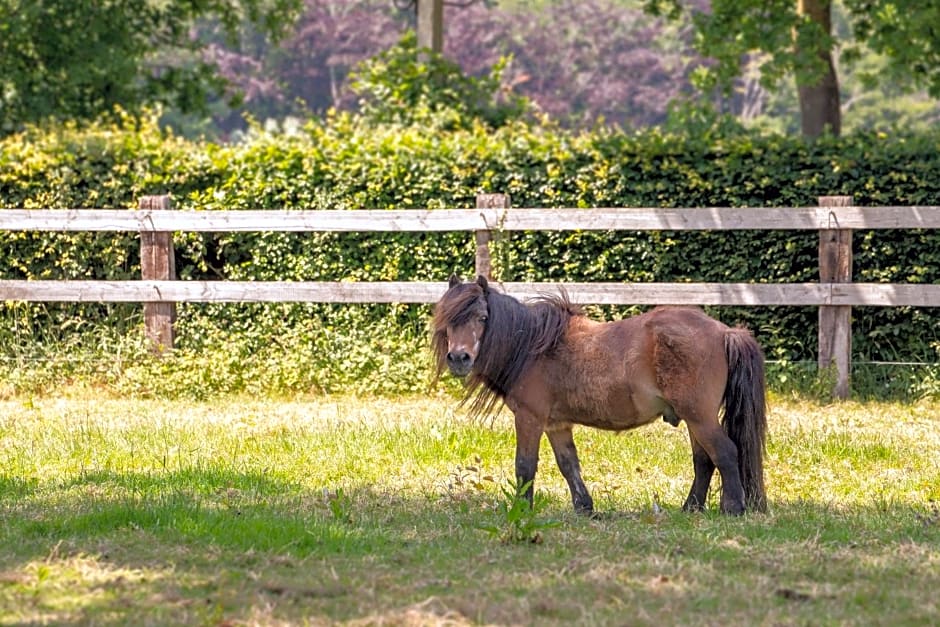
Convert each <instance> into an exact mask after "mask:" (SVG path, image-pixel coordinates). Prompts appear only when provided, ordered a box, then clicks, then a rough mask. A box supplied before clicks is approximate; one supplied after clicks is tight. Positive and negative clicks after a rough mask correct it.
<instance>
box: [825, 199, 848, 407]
mask: <svg viewBox="0 0 940 627" xmlns="http://www.w3.org/2000/svg"><path fill="white" fill-rule="evenodd" d="M818 201H819V206H820V207H851V206H852V205H853V203H854V199H853V198H852V196H820V197H819V198H818ZM830 216H831V214H830ZM829 223H830V226H833V227H836V228H830V229H820V231H819V280H820V281H821V282H823V283H851V281H852V230H851V229H840V228H837V227H838V226H839V225H838V224H836V223H834V220H832V219H831V218H830V222H829ZM833 363H834V364H835V367H836V383H835V387H834V388H833V391H832V393H833V396H835V397H836V398H847V397H848V395H849V372H850V370H851V367H852V307H850V306H848V305H822V306H820V308H819V369H820V371H822V370H823V369H825V368H828V367H829V366H830V365H832V364H833Z"/></svg>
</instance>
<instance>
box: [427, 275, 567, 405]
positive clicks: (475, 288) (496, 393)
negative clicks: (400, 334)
mask: <svg viewBox="0 0 940 627" xmlns="http://www.w3.org/2000/svg"><path fill="white" fill-rule="evenodd" d="M478 298H485V299H486V304H487V308H488V314H487V315H488V319H487V323H486V331H485V332H484V334H483V338H482V340H481V341H480V349H479V352H478V354H477V358H476V362H475V363H474V366H473V369H472V370H471V372H470V374H469V375H467V379H466V390H467V393H466V395H465V396H464V399H463V401H462V402H461V404H464V403H467V402H468V401H469V402H470V408H469V411H470V415H471V417H474V418H486V417H488V416H492V415H493V414H495V413H496V410H497V409H498V404H499V402H500V401H501V400H502V399H503V398H504V397H505V396H506V394H507V393H508V392H509V390H511V389H512V387H513V386H514V385H515V384H516V383H517V382H518V381H519V378H520V377H521V376H522V375H523V373H524V372H525V371H526V368H528V367H529V365H530V364H531V363H532V362H533V361H535V360H536V359H538V358H539V357H542V356H545V355H549V354H551V353H552V352H553V351H554V350H555V349H556V348H557V346H558V344H559V342H560V341H561V339H562V337H563V336H564V334H565V331H566V330H567V328H568V323H569V321H570V320H571V318H572V317H574V316H580V315H582V312H581V309H580V308H579V307H578V306H577V305H574V304H572V303H571V301H570V300H569V299H568V294H567V293H566V292H565V291H564V290H561V293H560V294H558V295H554V294H552V295H549V294H543V295H540V296H539V297H537V298H534V299H532V300H530V301H528V302H526V303H522V302H519V301H518V300H517V299H515V298H513V297H512V296H509V295H507V294H503V293H501V292H498V291H496V290H494V289H492V288H491V287H487V288H486V289H484V288H481V287H480V286H479V285H477V284H470V283H468V284H463V285H461V286H457V287H455V288H453V289H451V290H449V291H448V292H447V294H445V295H444V297H443V298H442V299H441V301H440V302H439V303H438V304H437V306H436V307H435V309H434V318H433V322H432V329H433V336H432V341H431V344H432V350H433V352H434V355H435V358H436V362H437V363H436V365H437V370H436V373H437V375H438V376H439V375H440V374H441V373H442V372H443V371H444V369H445V368H446V357H447V326H448V325H452V324H461V323H462V322H465V321H466V319H467V316H469V315H470V310H471V308H472V306H473V304H474V303H475V302H476V301H477V299H478Z"/></svg>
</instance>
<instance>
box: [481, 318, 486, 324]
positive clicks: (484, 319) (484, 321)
mask: <svg viewBox="0 0 940 627" xmlns="http://www.w3.org/2000/svg"><path fill="white" fill-rule="evenodd" d="M480 322H481V323H483V324H486V316H480Z"/></svg>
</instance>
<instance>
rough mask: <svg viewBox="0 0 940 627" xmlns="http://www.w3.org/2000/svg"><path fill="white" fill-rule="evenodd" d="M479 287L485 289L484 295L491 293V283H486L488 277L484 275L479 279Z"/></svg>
mask: <svg viewBox="0 0 940 627" xmlns="http://www.w3.org/2000/svg"><path fill="white" fill-rule="evenodd" d="M477 285H479V286H480V287H481V288H483V293H484V294H486V293H487V292H489V291H490V286H489V283H487V282H486V277H485V276H483V275H482V274H481V275H479V276H478V277H477Z"/></svg>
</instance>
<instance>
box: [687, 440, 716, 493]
mask: <svg viewBox="0 0 940 627" xmlns="http://www.w3.org/2000/svg"><path fill="white" fill-rule="evenodd" d="M689 440H691V442H692V468H693V470H694V472H695V477H694V478H693V479H692V489H691V490H689V496H688V498H687V499H686V500H685V504H684V505H683V506H682V509H683V510H685V511H687V512H700V511H702V510H703V509H705V499H706V498H708V488H709V486H710V485H711V482H712V475H714V474H715V464H714V463H713V462H712V459H711V457H709V456H708V453H707V452H706V451H705V449H704V448H703V447H702V445H701V444H699V443H698V440H696V439H695V436H693V435H692V434H691V433H689Z"/></svg>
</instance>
